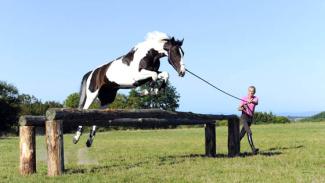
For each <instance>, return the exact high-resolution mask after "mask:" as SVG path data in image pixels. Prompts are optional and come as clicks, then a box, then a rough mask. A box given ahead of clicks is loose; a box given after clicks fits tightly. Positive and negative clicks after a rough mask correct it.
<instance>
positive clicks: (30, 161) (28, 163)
mask: <svg viewBox="0 0 325 183" xmlns="http://www.w3.org/2000/svg"><path fill="white" fill-rule="evenodd" d="M19 136H20V142H19V147H20V158H19V159H20V165H19V171H20V174H21V175H29V174H33V173H35V172H36V150H35V127H34V126H20V127H19Z"/></svg>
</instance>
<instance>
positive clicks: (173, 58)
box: [164, 37, 185, 77]
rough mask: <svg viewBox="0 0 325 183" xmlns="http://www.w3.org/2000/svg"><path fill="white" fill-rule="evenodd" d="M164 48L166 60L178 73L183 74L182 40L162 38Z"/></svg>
mask: <svg viewBox="0 0 325 183" xmlns="http://www.w3.org/2000/svg"><path fill="white" fill-rule="evenodd" d="M164 41H166V42H165V44H164V50H166V52H167V56H168V62H169V64H170V65H172V66H173V67H174V69H175V70H176V71H177V72H178V75H179V76H181V77H183V76H184V75H185V66H184V62H183V56H184V51H183V49H182V45H183V41H184V39H183V40H182V41H180V40H175V38H174V37H172V38H170V39H164Z"/></svg>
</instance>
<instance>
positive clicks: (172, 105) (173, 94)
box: [128, 82, 180, 111]
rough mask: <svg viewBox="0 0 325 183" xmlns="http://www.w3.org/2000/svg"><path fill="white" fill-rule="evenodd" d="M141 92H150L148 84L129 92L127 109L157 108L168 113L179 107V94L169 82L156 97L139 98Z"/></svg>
mask: <svg viewBox="0 0 325 183" xmlns="http://www.w3.org/2000/svg"><path fill="white" fill-rule="evenodd" d="M143 90H150V86H149V84H145V85H142V86H141V87H140V88H138V89H133V90H131V91H130V94H129V98H128V107H132V108H145V109H148V108H159V109H164V110H169V111H175V110H176V109H177V108H178V107H179V104H178V102H179V98H180V96H179V94H178V93H177V91H176V88H175V87H174V86H172V85H171V84H170V83H169V82H167V83H166V88H165V91H164V92H162V93H160V94H158V95H147V96H139V93H141V92H142V91H143Z"/></svg>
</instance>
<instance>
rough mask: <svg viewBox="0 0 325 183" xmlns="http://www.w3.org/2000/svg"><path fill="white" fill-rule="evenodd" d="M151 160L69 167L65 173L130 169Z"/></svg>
mask: <svg viewBox="0 0 325 183" xmlns="http://www.w3.org/2000/svg"><path fill="white" fill-rule="evenodd" d="M149 163H150V162H149V161H143V162H137V163H129V164H125V163H124V164H123V163H122V164H112V165H103V166H92V167H90V168H83V167H78V168H76V169H75V168H67V169H65V173H67V174H84V173H96V172H107V171H110V170H112V169H123V170H128V169H131V168H136V167H141V166H144V165H146V164H149Z"/></svg>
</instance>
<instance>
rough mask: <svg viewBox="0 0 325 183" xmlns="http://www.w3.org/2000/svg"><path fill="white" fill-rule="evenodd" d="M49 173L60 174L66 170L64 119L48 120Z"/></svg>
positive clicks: (50, 174)
mask: <svg viewBox="0 0 325 183" xmlns="http://www.w3.org/2000/svg"><path fill="white" fill-rule="evenodd" d="M46 145H47V159H48V160H47V175H48V176H58V175H61V174H62V173H63V171H64V148H63V130H62V121H61V120H53V121H46Z"/></svg>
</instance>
